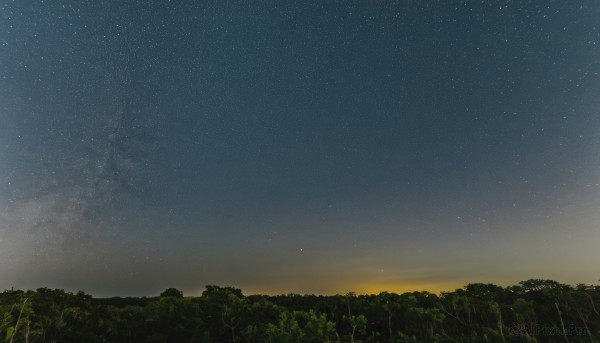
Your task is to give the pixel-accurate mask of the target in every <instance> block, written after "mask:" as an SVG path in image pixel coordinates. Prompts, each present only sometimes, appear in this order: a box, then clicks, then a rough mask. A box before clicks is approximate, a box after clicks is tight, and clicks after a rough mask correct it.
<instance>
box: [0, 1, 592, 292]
mask: <svg viewBox="0 0 600 343" xmlns="http://www.w3.org/2000/svg"><path fill="white" fill-rule="evenodd" d="M598 18H600V2H598V1H597V0H588V1H510V0H508V1H477V2H476V1H472V2H459V1H417V0H405V1H355V2H354V1H312V2H309V1H297V2H293V1H264V2H263V1H235V2H229V1H197V2H194V3H193V4H192V2H191V1H190V2H186V1H79V0H78V1H75V0H73V1H67V0H65V1H33V0H30V1H29V0H24V1H9V0H0V289H3V288H10V287H11V286H14V287H15V288H23V289H26V288H37V287H43V286H45V287H57V288H64V289H67V290H84V291H86V292H88V293H91V294H93V295H97V296H108V295H153V294H158V292H160V291H161V290H163V289H165V288H167V287H177V288H179V289H182V290H183V291H184V292H185V293H186V294H188V295H197V294H199V293H200V292H201V291H202V290H203V289H204V286H205V285H207V284H217V285H222V286H234V287H238V288H242V289H243V290H244V292H245V293H270V294H273V293H289V292H295V293H325V294H331V293H345V292H348V291H356V292H358V293H364V292H379V291H383V290H387V291H394V292H402V291H407V290H429V291H434V292H437V291H440V290H453V289H454V288H456V287H461V286H463V285H464V284H466V283H469V282H493V283H497V284H500V285H509V284H514V283H516V282H518V281H521V280H525V279H529V278H550V279H554V280H557V281H560V282H565V283H572V284H574V283H595V282H596V281H597V280H598V279H599V278H600V274H599V271H598V261H600V249H599V247H600V211H599V209H600V74H599V73H600V21H599V20H598Z"/></svg>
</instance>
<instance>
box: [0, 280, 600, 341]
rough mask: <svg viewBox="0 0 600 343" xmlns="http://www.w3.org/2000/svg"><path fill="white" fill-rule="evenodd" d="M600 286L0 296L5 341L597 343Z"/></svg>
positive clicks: (0, 334) (547, 283)
mask: <svg viewBox="0 0 600 343" xmlns="http://www.w3.org/2000/svg"><path fill="white" fill-rule="evenodd" d="M599 305H600V286H597V285H584V284H578V285H577V286H575V287H573V286H570V285H565V284H561V283H558V282H556V281H551V280H539V279H532V280H527V281H523V282H520V283H519V284H518V285H515V286H509V287H500V286H496V285H493V284H482V283H473V284H469V285H467V286H465V287H464V289H457V290H455V291H454V292H444V293H441V294H439V295H436V294H432V293H428V292H411V293H403V294H394V293H388V292H382V293H379V294H377V295H356V294H354V293H348V294H345V295H333V296H322V295H298V294H288V295H278V296H266V295H250V296H244V295H243V294H242V292H241V290H239V289H235V288H231V287H219V286H207V287H206V290H205V291H204V292H203V293H202V296H200V297H184V296H183V293H182V292H181V291H179V290H177V289H175V288H169V289H167V290H165V291H164V292H163V293H161V294H160V296H158V297H142V298H120V297H115V298H93V297H92V296H90V295H88V294H85V293H83V292H78V293H75V294H74V293H70V292H65V291H63V290H58V289H56V290H52V289H48V288H39V289H37V290H36V291H20V290H6V291H4V292H2V293H0V340H4V341H5V342H11V343H16V342H27V343H29V342H31V343H33V342H78V343H80V342H273V343H288V342H298V343H300V342H356V343H358V342H394V343H398V342H592V343H594V342H599V343H600V314H599V313H598V306H599Z"/></svg>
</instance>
